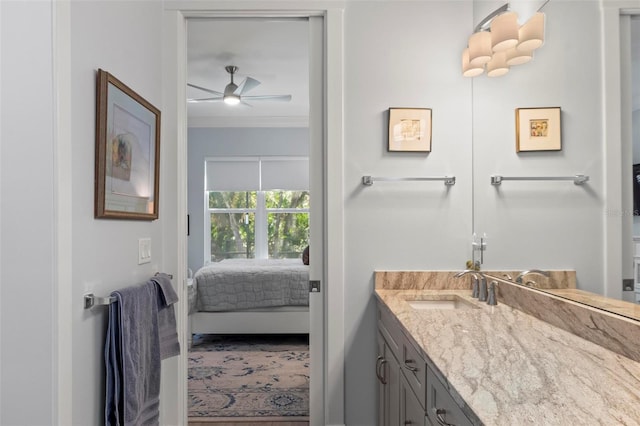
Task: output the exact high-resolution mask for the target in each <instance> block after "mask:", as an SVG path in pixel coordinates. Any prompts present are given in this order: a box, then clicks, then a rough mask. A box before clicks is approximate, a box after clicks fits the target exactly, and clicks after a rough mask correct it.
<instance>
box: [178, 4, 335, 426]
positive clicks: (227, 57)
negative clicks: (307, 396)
mask: <svg viewBox="0 0 640 426" xmlns="http://www.w3.org/2000/svg"><path fill="white" fill-rule="evenodd" d="M192 19H194V20H193V21H191V20H190V19H187V29H188V28H189V23H190V22H194V23H196V24H198V25H201V24H202V23H203V22H204V21H203V19H200V18H192ZM207 19H208V20H210V19H213V23H214V25H215V23H216V21H215V20H216V18H207ZM321 19H322V18H320V20H321ZM268 21H271V22H277V23H278V24H279V25H281V26H282V25H283V24H284V23H285V22H294V23H297V22H300V21H304V22H305V25H306V26H307V27H308V28H307V29H306V31H307V32H309V37H308V39H309V43H308V47H309V50H310V51H315V52H316V54H315V59H311V58H312V57H313V56H314V55H311V54H309V55H307V56H309V58H308V59H306V66H307V67H308V68H313V67H312V66H310V64H311V62H313V61H314V60H315V61H316V65H317V61H318V58H320V64H322V59H321V58H322V52H323V50H322V44H318V43H317V42H318V41H319V40H322V36H321V35H320V36H319V35H318V34H315V35H314V34H313V32H314V31H316V32H317V31H318V30H320V31H321V30H322V26H321V22H320V21H318V19H317V18H316V19H314V18H309V17H305V18H302V19H300V18H291V17H287V18H280V19H277V21H276V20H274V18H273V17H270V18H269V19H266V20H265V19H264V18H260V17H236V18H232V19H231V20H230V19H229V18H228V17H225V18H224V19H223V18H218V21H217V23H218V24H220V23H221V22H224V23H225V24H226V23H229V22H234V23H235V24H236V25H237V26H241V25H238V24H243V25H244V24H248V25H249V26H255V25H258V26H260V25H262V24H264V23H265V22H268ZM310 21H316V22H315V23H311V22H310ZM194 26H195V25H194ZM220 26H221V27H222V26H224V25H220ZM227 31H229V29H228V28H227ZM187 32H188V30H187ZM226 34H227V35H228V34H229V33H228V32H227V33H226ZM235 36H237V37H238V39H240V40H245V42H246V36H247V34H246V32H245V33H240V34H235ZM263 38H267V37H263ZM312 40H313V41H312ZM314 42H315V43H316V44H315V45H314V44H313V43H314ZM218 53H219V54H220V56H221V60H223V61H234V60H236V59H234V58H233V57H232V56H233V55H232V52H230V51H220V52H218ZM259 53H264V49H263V50H262V52H259ZM267 56H268V55H267ZM258 59H262V60H263V61H265V60H273V58H269V57H267V58H264V57H260V56H259V55H258ZM276 59H277V56H276ZM310 61H311V62H310ZM227 65H229V66H231V65H236V64H233V63H228V64H227ZM250 67H251V65H250V64H249V65H248V66H247V68H250ZM238 68H240V66H238ZM291 68H292V71H293V72H294V73H295V72H296V69H295V67H291ZM322 68H323V67H322V66H320V67H319V69H320V70H322ZM314 69H315V68H314ZM247 72H250V71H247ZM254 72H256V71H254ZM258 72H259V71H258ZM297 72H298V74H299V73H300V72H299V70H298V71H297ZM307 74H308V75H309V79H310V80H313V79H314V78H315V79H316V82H317V83H316V87H315V88H313V87H312V90H311V91H309V87H308V86H309V85H308V84H307V93H311V96H310V97H311V98H312V99H313V98H315V99H316V103H317V104H316V106H313V100H312V101H311V102H310V104H311V107H310V108H309V107H308V118H306V120H307V122H308V123H307V128H306V130H305V132H307V133H308V137H307V138H306V139H307V140H308V142H309V143H308V145H307V146H306V148H305V149H306V150H307V155H308V157H309V160H310V161H309V163H310V164H316V165H314V166H312V167H310V176H311V178H310V182H311V188H310V190H311V192H312V193H316V194H320V197H318V199H317V200H315V199H314V205H315V206H316V210H314V211H312V212H311V214H310V218H316V219H311V229H310V245H312V256H311V257H312V265H315V268H314V267H313V266H310V268H311V270H310V278H311V277H314V280H317V281H322V280H323V275H324V271H325V267H324V257H323V254H324V252H325V249H324V248H323V247H324V242H325V241H326V240H327V238H326V234H325V230H324V219H323V211H324V207H323V206H324V201H323V200H322V198H323V194H324V193H325V191H324V189H323V186H324V184H323V176H324V172H323V170H324V168H325V164H326V162H325V160H324V159H323V157H322V156H323V153H324V152H325V148H324V141H323V137H322V135H323V134H324V132H323V131H322V130H321V128H322V127H323V123H324V117H323V114H322V111H323V108H322V92H323V89H322V82H321V79H320V78H319V77H321V75H322V73H318V72H317V71H312V72H311V73H309V72H308V71H307ZM187 75H188V76H189V74H188V73H187ZM256 77H257V78H255V79H256V80H257V79H258V78H259V79H261V80H265V81H268V80H269V79H270V78H271V76H269V74H268V72H267V73H265V74H263V75H262V77H260V76H259V75H258V76H256ZM188 78H189V77H188ZM248 78H249V76H246V77H245V76H243V77H242V78H240V79H238V80H236V81H235V82H236V83H240V82H241V81H244V79H248ZM250 78H254V77H253V76H251V77H250ZM187 83H191V81H189V80H188V81H187ZM227 83H228V81H227ZM207 84H208V83H207ZM193 85H194V86H198V87H196V89H198V90H199V88H203V87H204V83H200V82H198V83H193ZM218 86H220V87H224V84H223V83H218V84H217V85H216V82H214V81H212V82H211V83H210V85H209V86H208V87H214V88H213V89H210V90H212V91H216V92H218V91H220V92H221V91H222V90H221V89H219V88H217V87H218ZM272 86H273V87H275V84H272ZM273 87H272V88H273ZM192 88H193V87H192ZM273 90H276V91H277V88H273ZM283 90H284V89H283ZM205 92H206V90H205ZM201 93H202V92H201ZM277 93H279V92H277ZM283 93H284V92H283ZM214 96H215V95H214ZM189 97H190V96H189V95H188V96H187V98H189ZM247 103H249V102H247ZM204 104H205V106H211V105H206V102H204ZM214 106H218V105H214ZM247 107H248V106H247V105H245V111H243V112H246V111H247ZM248 108H250V109H249V111H252V110H257V107H248ZM314 114H315V115H316V116H315V117H314ZM247 115H249V114H247ZM211 117H213V118H214V119H215V118H217V119H218V120H221V119H222V120H224V124H223V125H226V126H229V127H225V129H226V131H229V129H230V127H231V125H232V124H233V125H235V126H238V125H239V124H242V122H243V120H244V121H246V120H247V117H242V114H239V115H238V116H236V117H234V116H232V115H227V116H224V115H221V114H217V117H216V116H211ZM211 117H206V116H203V117H197V118H196V119H195V120H193V121H192V120H191V117H190V118H189V132H188V134H189V139H191V137H192V136H193V135H196V134H198V133H199V134H202V133H203V132H204V131H205V130H204V129H206V128H207V126H206V125H204V124H203V121H204V120H206V119H207V118H211ZM221 117H222V118H221ZM252 119H253V120H257V122H258V123H262V125H261V127H260V124H259V127H257V129H261V130H260V133H262V134H261V135H260V136H259V138H262V141H263V142H264V141H265V135H266V134H267V133H268V132H267V131H266V129H265V128H266V127H267V126H266V125H265V123H267V121H266V120H270V121H274V119H273V117H270V116H269V115H268V114H266V115H264V116H260V117H258V118H256V117H255V116H254V117H253V118H252ZM296 120H297V121H296ZM293 121H294V122H295V123H296V124H298V130H300V129H299V128H300V126H299V124H300V122H301V121H303V120H301V119H300V117H296V118H294V119H293ZM193 123H195V125H193V126H192V124H193ZM270 124H272V123H270ZM194 129H195V130H194ZM245 130H246V129H245ZM255 130H256V128H255V127H254V128H252V131H253V133H255ZM245 133H246V132H245ZM248 133H251V131H250V132H248ZM272 133H278V132H272ZM279 133H282V128H280V129H279ZM285 133H286V132H285ZM293 133H295V132H293ZM298 133H299V132H298ZM254 136H255V135H254ZM205 137H206V136H205ZM238 138H239V139H242V137H239V136H238V133H237V132H236V135H235V136H231V137H230V138H228V139H226V141H225V142H226V145H225V144H223V148H227V149H230V151H227V152H226V154H227V155H228V154H229V153H231V154H233V155H235V156H247V154H249V155H252V156H254V157H255V156H256V154H258V155H257V156H258V157H259V158H260V157H261V156H269V155H271V154H273V152H265V151H264V149H265V146H264V145H263V146H262V148H261V149H262V150H263V151H262V152H256V151H247V150H246V149H245V150H242V149H241V148H242V145H243V141H242V140H238ZM245 142H246V141H245ZM189 143H190V142H189ZM278 143H279V144H280V146H282V141H280V142H278ZM278 143H276V145H278ZM244 145H245V146H244V148H247V146H249V145H251V144H247V143H245V144H244ZM218 149H219V150H220V149H221V148H220V147H218ZM298 149H300V147H298ZM188 151H189V155H188V164H189V166H188V169H191V167H192V165H193V162H192V152H191V151H192V150H191V147H190V148H189V150H188ZM294 151H295V149H294ZM303 151H304V150H303ZM217 154H225V152H220V151H218V152H217ZM278 154H279V155H283V154H284V155H286V153H283V152H279V153H278ZM298 154H300V152H298ZM303 154H304V152H303ZM319 155H320V156H319ZM196 161H199V163H200V165H202V163H203V161H202V159H199V160H196ZM318 165H319V166H318ZM187 198H188V199H189V209H188V213H189V216H190V218H189V224H190V227H189V228H190V229H189V239H190V238H192V237H195V238H194V240H197V239H198V237H199V236H201V235H202V227H198V226H194V224H195V223H198V222H199V223H203V222H206V221H202V220H200V219H199V218H198V217H197V215H196V217H194V215H193V212H194V211H198V210H196V209H199V211H201V212H202V211H203V210H204V209H203V208H202V191H197V190H196V191H195V192H194V191H192V190H191V189H188V197H187ZM192 201H195V204H196V205H197V204H198V203H200V206H199V207H194V206H193V202H192ZM205 216H206V215H205ZM198 229H200V231H198ZM312 241H314V242H315V243H311V242H312ZM188 246H189V249H188V252H189V254H188V258H189V269H191V270H192V271H194V272H195V271H196V270H197V269H198V268H199V267H200V265H199V264H198V262H194V261H193V260H194V259H198V260H201V261H202V260H203V257H204V256H203V255H202V253H203V250H202V247H203V246H202V245H200V249H198V247H197V244H191V241H188ZM194 246H196V248H195V249H194ZM309 299H310V306H311V308H310V311H311V315H310V316H311V317H314V315H315V316H316V317H317V316H319V318H320V320H319V321H310V322H312V323H313V324H315V330H313V329H312V330H310V336H311V341H312V342H313V341H314V340H315V342H316V343H315V344H314V345H313V346H314V349H315V351H316V355H315V356H314V355H313V354H312V358H313V359H314V361H312V363H311V364H312V365H313V366H314V368H315V370H316V373H313V372H312V373H311V376H312V380H311V383H312V386H314V385H313V383H314V381H315V382H320V385H319V386H318V385H315V387H316V388H317V389H316V390H315V391H314V390H313V389H312V390H311V393H315V397H314V398H312V401H313V403H315V404H316V408H315V410H316V411H317V412H319V413H320V414H319V415H320V416H322V415H323V411H324V403H323V399H322V398H323V396H324V390H323V386H322V382H323V379H324V374H323V372H324V362H323V357H324V337H323V334H324V333H323V324H324V321H323V320H322V315H323V312H324V301H323V297H322V296H321V297H318V295H315V294H314V295H311V297H310V298H309ZM314 305H315V306H314ZM312 328H313V327H312ZM314 336H315V337H314ZM316 365H317V366H318V367H315V366H316ZM314 376H315V380H314ZM318 396H321V397H322V398H318ZM313 412H314V408H313V407H311V413H312V424H322V423H323V420H322V419H319V418H318V419H317V417H318V415H315V414H313ZM316 420H319V421H316Z"/></svg>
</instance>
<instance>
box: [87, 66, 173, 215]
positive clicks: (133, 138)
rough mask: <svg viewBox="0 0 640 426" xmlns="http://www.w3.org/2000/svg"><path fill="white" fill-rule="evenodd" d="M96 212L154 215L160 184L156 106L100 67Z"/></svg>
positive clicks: (158, 123) (97, 94)
mask: <svg viewBox="0 0 640 426" xmlns="http://www.w3.org/2000/svg"><path fill="white" fill-rule="evenodd" d="M96 86H97V87H96V92H97V93H96V97H97V103H96V153H95V156H96V164H95V204H94V216H95V217H96V218H108V219H136V220H155V219H157V218H158V194H159V192H160V191H159V186H160V180H159V177H160V110H159V109H157V108H156V107H154V106H153V105H151V104H150V103H149V102H147V101H146V100H145V99H144V98H143V97H142V96H140V95H138V94H137V93H136V92H134V91H133V90H132V89H131V88H129V87H128V86H127V85H125V84H124V83H122V82H121V81H120V80H118V79H117V78H115V77H114V76H113V75H111V74H109V73H108V72H106V71H104V70H101V69H99V70H98V77H97V85H96Z"/></svg>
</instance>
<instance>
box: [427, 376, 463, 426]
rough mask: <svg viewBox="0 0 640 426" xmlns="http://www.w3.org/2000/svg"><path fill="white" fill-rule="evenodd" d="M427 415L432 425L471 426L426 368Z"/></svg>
mask: <svg viewBox="0 0 640 426" xmlns="http://www.w3.org/2000/svg"><path fill="white" fill-rule="evenodd" d="M426 408H427V415H428V416H429V420H430V421H431V423H432V424H434V425H442V426H471V422H470V421H469V419H468V418H467V416H465V415H464V413H463V412H462V410H461V409H460V407H459V406H458V404H456V402H455V400H454V399H453V397H452V396H451V395H450V394H449V392H448V391H447V390H446V388H445V386H444V385H443V384H442V383H441V382H440V380H439V379H438V378H437V377H436V375H435V374H434V373H433V371H432V370H431V368H430V367H429V368H427V407H426Z"/></svg>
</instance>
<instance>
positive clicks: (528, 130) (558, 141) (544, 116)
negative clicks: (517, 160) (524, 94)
mask: <svg viewBox="0 0 640 426" xmlns="http://www.w3.org/2000/svg"><path fill="white" fill-rule="evenodd" d="M560 115H561V111H560V107H550V108H516V152H523V151H560V150H561V149H562V127H561V124H560Z"/></svg>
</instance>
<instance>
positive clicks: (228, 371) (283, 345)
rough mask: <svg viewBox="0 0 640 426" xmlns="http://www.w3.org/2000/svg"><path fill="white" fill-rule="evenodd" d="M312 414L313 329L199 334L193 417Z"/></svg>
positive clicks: (192, 355)
mask: <svg viewBox="0 0 640 426" xmlns="http://www.w3.org/2000/svg"><path fill="white" fill-rule="evenodd" d="M308 415H309V338H308V336H307V335H243V336H213V335H197V336H194V340H193V347H192V349H191V350H190V351H189V417H271V416H273V417H284V416H308Z"/></svg>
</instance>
